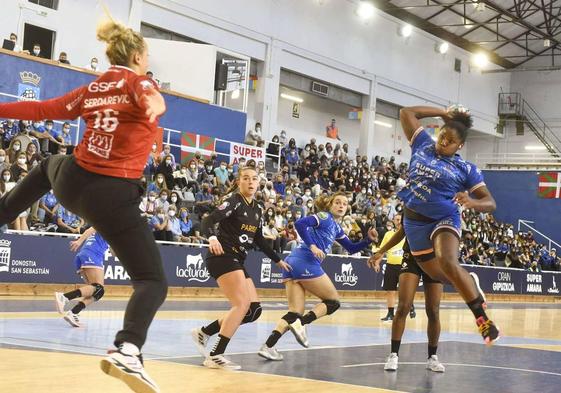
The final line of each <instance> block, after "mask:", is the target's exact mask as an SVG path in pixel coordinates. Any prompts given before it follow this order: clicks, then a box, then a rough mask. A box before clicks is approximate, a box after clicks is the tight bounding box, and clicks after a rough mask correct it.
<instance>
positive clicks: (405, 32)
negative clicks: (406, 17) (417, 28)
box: [399, 24, 413, 38]
mask: <svg viewBox="0 0 561 393" xmlns="http://www.w3.org/2000/svg"><path fill="white" fill-rule="evenodd" d="M411 33H413V26H411V25H410V24H407V25H403V26H401V27H400V28H399V35H400V36H402V37H405V38H407V37H409V36H410V35H411Z"/></svg>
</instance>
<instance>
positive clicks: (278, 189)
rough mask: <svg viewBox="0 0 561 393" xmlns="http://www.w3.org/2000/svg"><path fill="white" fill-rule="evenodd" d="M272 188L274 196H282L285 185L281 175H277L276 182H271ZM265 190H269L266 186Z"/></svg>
mask: <svg viewBox="0 0 561 393" xmlns="http://www.w3.org/2000/svg"><path fill="white" fill-rule="evenodd" d="M273 188H274V190H275V193H276V194H278V195H282V196H284V193H285V190H286V185H285V183H284V181H283V178H282V175H277V177H276V180H275V181H274V182H273ZM267 189H269V186H268V185H267Z"/></svg>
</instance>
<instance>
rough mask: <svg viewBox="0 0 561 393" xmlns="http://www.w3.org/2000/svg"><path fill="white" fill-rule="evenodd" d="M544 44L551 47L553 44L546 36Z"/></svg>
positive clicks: (545, 46)
mask: <svg viewBox="0 0 561 393" xmlns="http://www.w3.org/2000/svg"><path fill="white" fill-rule="evenodd" d="M543 46H544V48H549V47H550V46H551V41H550V40H548V39H547V38H546V39H545V40H543Z"/></svg>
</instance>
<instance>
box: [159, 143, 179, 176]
mask: <svg viewBox="0 0 561 393" xmlns="http://www.w3.org/2000/svg"><path fill="white" fill-rule="evenodd" d="M168 157H171V165H172V167H173V170H175V167H176V165H175V156H174V155H173V154H171V146H170V145H164V149H163V150H162V152H160V158H159V160H158V164H160V163H161V162H162V161H164V160H166V159H168Z"/></svg>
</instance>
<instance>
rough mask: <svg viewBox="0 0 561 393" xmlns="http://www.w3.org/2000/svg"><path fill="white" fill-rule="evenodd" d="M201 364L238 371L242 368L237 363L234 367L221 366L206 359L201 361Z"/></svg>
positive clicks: (216, 368) (215, 368)
mask: <svg viewBox="0 0 561 393" xmlns="http://www.w3.org/2000/svg"><path fill="white" fill-rule="evenodd" d="M203 366H205V367H208V368H211V369H213V370H226V371H238V370H241V369H242V366H240V365H239V364H237V365H236V366H234V367H221V366H219V365H217V364H216V363H214V362H213V361H207V360H205V361H204V362H203Z"/></svg>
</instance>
